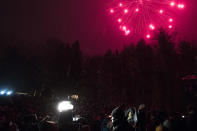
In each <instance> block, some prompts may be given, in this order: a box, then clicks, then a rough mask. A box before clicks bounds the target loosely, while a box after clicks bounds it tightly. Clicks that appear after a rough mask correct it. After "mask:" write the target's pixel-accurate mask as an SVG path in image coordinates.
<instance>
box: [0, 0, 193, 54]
mask: <svg viewBox="0 0 197 131" xmlns="http://www.w3.org/2000/svg"><path fill="white" fill-rule="evenodd" d="M111 2H112V0H1V2H0V15H1V22H0V32H1V33H3V34H12V35H15V36H17V37H19V38H21V39H23V40H26V41H45V40H47V39H48V38H51V37H55V38H59V39H61V40H63V41H65V42H70V43H72V42H74V41H76V40H79V41H80V44H81V48H82V50H83V51H84V52H85V53H87V54H99V53H103V52H104V51H106V50H107V49H108V48H111V49H113V50H114V49H116V48H119V49H120V48H122V47H123V45H124V44H129V39H130V38H128V37H125V36H123V35H122V34H121V32H120V31H119V29H118V28H117V25H116V24H115V23H114V21H113V19H112V17H110V16H109V13H108V12H107V9H108V8H109V7H110V6H109V5H110V3H111ZM184 3H185V4H186V8H185V9H184V11H183V13H180V15H177V19H178V22H177V28H178V30H179V33H180V34H181V35H182V36H184V38H187V39H189V40H197V38H196V36H197V31H196V30H197V8H196V6H197V1H196V0H187V1H185V2H184Z"/></svg>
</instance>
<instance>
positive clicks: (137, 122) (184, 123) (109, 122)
mask: <svg viewBox="0 0 197 131" xmlns="http://www.w3.org/2000/svg"><path fill="white" fill-rule="evenodd" d="M85 100H87V99H82V100H78V101H77V102H75V104H76V105H75V108H74V110H73V112H72V113H73V116H74V115H78V116H80V117H79V118H78V119H77V120H74V121H72V123H73V125H74V127H75V128H72V130H73V131H196V130H197V126H196V125H197V115H196V110H195V107H193V106H188V107H187V110H186V111H185V112H181V113H180V112H179V113H177V112H175V113H174V112H168V111H166V110H165V109H164V108H161V109H154V108H150V107H146V106H145V105H144V104H142V105H140V106H139V107H128V106H126V105H122V106H118V107H116V106H115V105H107V103H106V105H103V104H100V103H99V102H93V101H92V102H91V100H87V101H85ZM85 103H86V104H85ZM99 104H100V105H99ZM54 105H55V104H54V103H52V104H51V105H50V104H49V102H46V101H45V100H42V99H40V98H39V99H38V98H35V97H33V96H12V97H7V98H3V97H2V98H1V106H0V130H1V131H58V130H59V131H60V129H58V128H59V123H60V121H59V119H58V118H59V117H60V114H59V113H58V112H57V111H55V108H52V106H54ZM65 123H66V121H65ZM67 131H68V130H67Z"/></svg>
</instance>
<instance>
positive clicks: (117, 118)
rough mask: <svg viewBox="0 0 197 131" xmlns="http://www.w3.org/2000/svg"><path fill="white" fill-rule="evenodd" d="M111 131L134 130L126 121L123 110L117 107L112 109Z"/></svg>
mask: <svg viewBox="0 0 197 131" xmlns="http://www.w3.org/2000/svg"><path fill="white" fill-rule="evenodd" d="M111 115H112V118H111V119H112V131H134V128H132V127H131V125H130V124H129V123H128V122H127V118H126V117H125V114H124V111H123V110H122V109H121V108H120V107H117V108H115V109H114V110H113V111H112V114H111Z"/></svg>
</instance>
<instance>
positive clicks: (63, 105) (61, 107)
mask: <svg viewBox="0 0 197 131" xmlns="http://www.w3.org/2000/svg"><path fill="white" fill-rule="evenodd" d="M73 108H74V106H73V105H72V104H71V102H70V101H62V102H60V103H59V104H58V108H57V109H58V111H59V112H63V111H68V110H72V109H73Z"/></svg>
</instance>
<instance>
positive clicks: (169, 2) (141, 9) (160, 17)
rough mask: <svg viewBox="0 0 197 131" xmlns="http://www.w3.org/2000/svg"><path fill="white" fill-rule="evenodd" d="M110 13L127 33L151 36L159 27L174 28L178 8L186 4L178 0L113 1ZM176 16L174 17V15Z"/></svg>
mask: <svg viewBox="0 0 197 131" xmlns="http://www.w3.org/2000/svg"><path fill="white" fill-rule="evenodd" d="M113 5H115V6H114V8H110V10H109V11H110V13H111V14H112V15H113V16H114V18H115V20H116V21H117V23H118V24H119V28H120V30H121V31H123V32H124V34H125V35H129V34H132V35H141V36H142V35H143V36H145V37H146V38H151V32H152V31H153V30H155V28H158V27H167V28H168V29H172V28H173V26H174V24H175V23H174V17H175V13H174V12H175V10H176V9H183V8H184V7H185V5H184V4H183V3H181V2H179V1H176V0H129V1H128V0H127V1H126V0H123V1H121V2H120V1H119V2H113ZM173 16H174V17H173Z"/></svg>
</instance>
